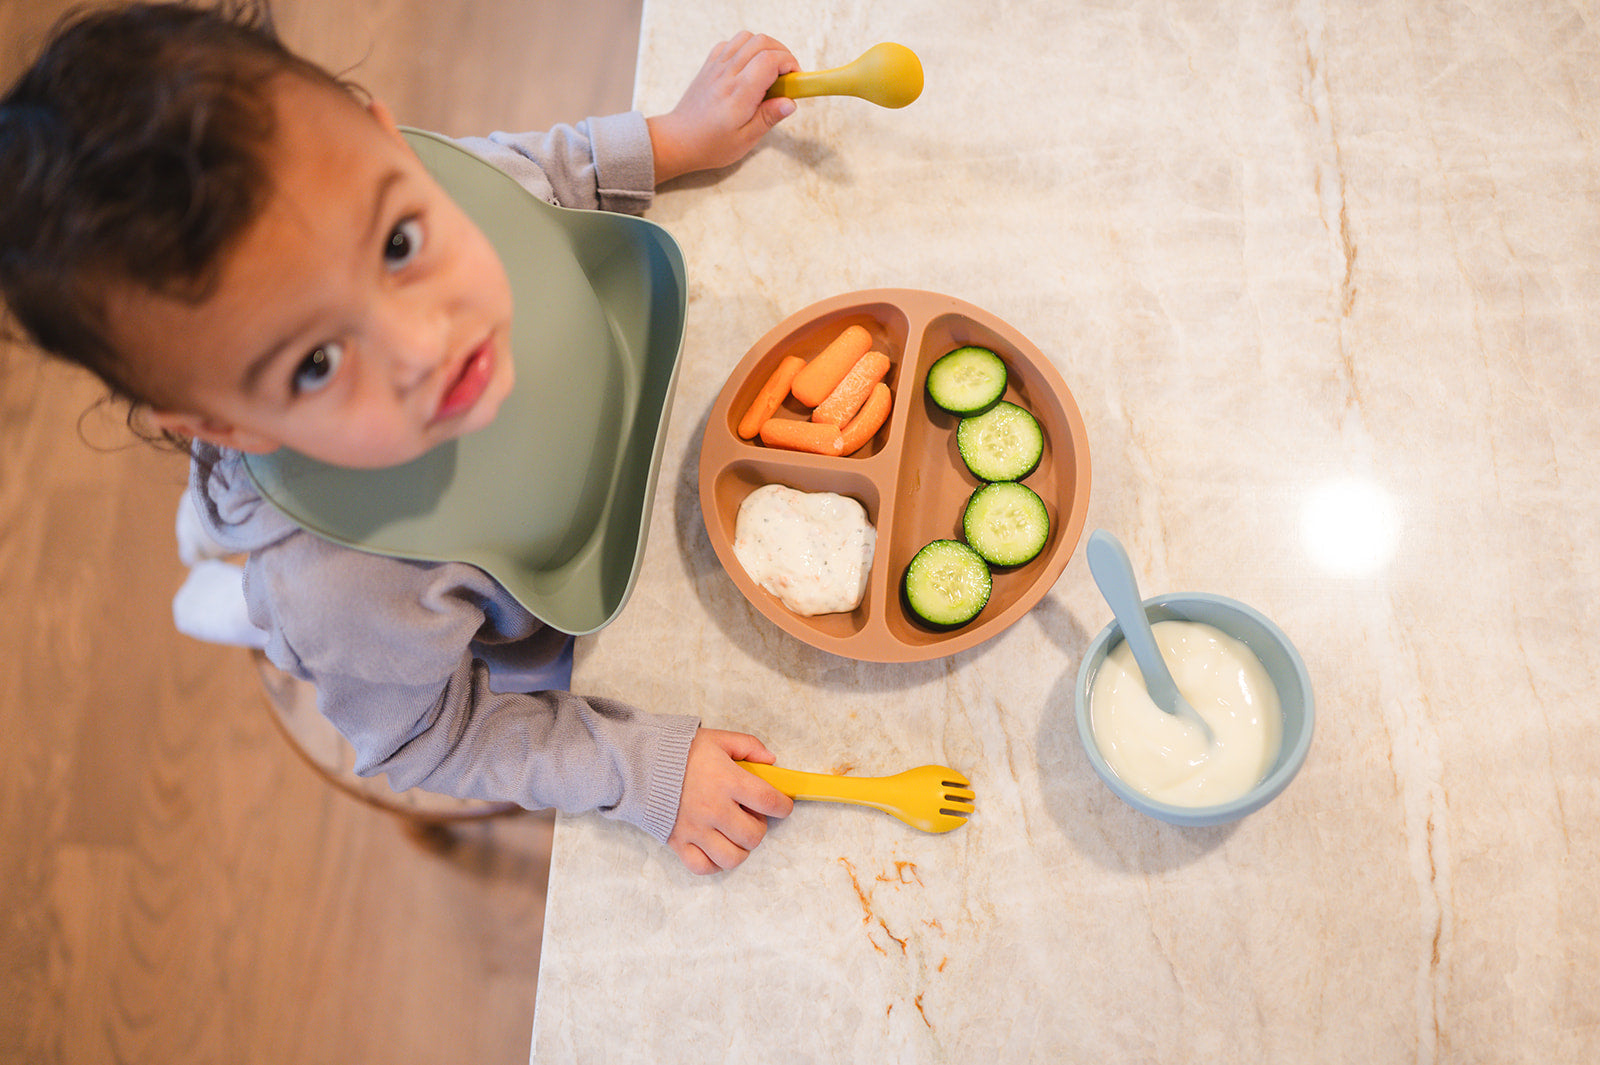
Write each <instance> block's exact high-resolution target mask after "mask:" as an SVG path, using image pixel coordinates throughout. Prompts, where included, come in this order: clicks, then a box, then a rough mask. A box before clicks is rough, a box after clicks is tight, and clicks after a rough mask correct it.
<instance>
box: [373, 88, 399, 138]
mask: <svg viewBox="0 0 1600 1065" xmlns="http://www.w3.org/2000/svg"><path fill="white" fill-rule="evenodd" d="M367 111H368V113H369V114H371V115H372V117H373V118H375V119H377V120H378V125H380V126H382V127H383V128H384V129H385V130H387V131H388V132H389V133H391V134H393V135H394V136H396V137H399V136H400V123H398V122H396V121H395V120H394V112H393V111H390V110H389V105H388V104H386V103H384V102H383V101H382V100H379V99H377V98H376V97H374V98H373V99H371V100H368V101H367Z"/></svg>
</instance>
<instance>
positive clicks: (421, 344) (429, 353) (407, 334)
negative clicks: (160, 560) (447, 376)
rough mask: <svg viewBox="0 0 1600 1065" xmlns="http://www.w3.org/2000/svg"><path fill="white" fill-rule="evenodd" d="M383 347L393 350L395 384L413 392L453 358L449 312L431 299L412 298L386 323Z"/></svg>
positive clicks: (400, 389)
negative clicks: (450, 351) (449, 339)
mask: <svg viewBox="0 0 1600 1065" xmlns="http://www.w3.org/2000/svg"><path fill="white" fill-rule="evenodd" d="M384 333H385V336H384V337H383V347H384V349H385V350H386V351H388V352H389V353H390V363H391V366H392V368H393V372H394V385H395V388H396V390H397V391H399V392H402V393H404V392H409V391H411V390H412V389H414V388H416V387H417V386H418V385H420V384H422V382H423V381H425V380H427V378H428V377H429V376H430V375H432V374H433V373H435V372H436V371H437V370H438V369H439V368H440V367H441V366H443V365H445V364H446V363H447V362H448V361H449V357H450V353H449V344H448V336H449V315H448V314H447V313H446V312H445V310H444V308H442V307H440V306H439V305H438V304H436V303H433V302H431V301H421V300H416V301H409V302H407V303H404V304H402V305H401V306H399V307H397V308H396V309H395V313H394V314H392V315H390V316H388V318H387V320H386V322H385V324H384Z"/></svg>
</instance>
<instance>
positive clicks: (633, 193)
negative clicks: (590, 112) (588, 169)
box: [588, 111, 656, 214]
mask: <svg viewBox="0 0 1600 1065" xmlns="http://www.w3.org/2000/svg"><path fill="white" fill-rule="evenodd" d="M588 126H589V143H590V145H591V147H592V149H593V151H594V163H595V185H596V190H597V192H598V193H599V196H600V209H601V210H602V211H619V212H621V213H623V214H642V213H643V212H644V209H645V208H646V207H649V206H650V201H651V200H653V199H654V198H655V191H656V164H655V155H654V154H653V152H652V149H651V146H650V127H649V125H648V124H647V123H646V122H645V118H644V113H643V112H641V111H626V112H623V113H622V114H620V115H606V116H604V117H601V118H591V119H589V120H588Z"/></svg>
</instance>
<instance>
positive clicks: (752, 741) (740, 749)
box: [667, 728, 794, 875]
mask: <svg viewBox="0 0 1600 1065" xmlns="http://www.w3.org/2000/svg"><path fill="white" fill-rule="evenodd" d="M740 760H747V761H751V762H765V763H766V764H768V765H771V764H772V761H773V758H772V752H771V751H769V750H767V748H766V745H764V744H763V743H762V742H761V741H760V740H758V739H756V738H755V737H754V736H747V735H745V734H744V733H742V732H722V731H720V730H718V729H707V728H703V729H700V730H699V731H697V732H696V733H695V734H694V739H693V740H692V741H691V742H690V744H689V764H688V766H687V767H686V768H685V769H684V773H683V795H682V797H681V798H680V799H679V800H678V820H677V823H676V824H674V825H673V826H672V835H671V836H669V837H668V838H667V846H669V847H671V848H672V850H673V853H674V854H676V855H677V856H678V859H679V860H680V861H682V862H683V864H684V865H686V866H688V867H689V869H690V871H692V872H695V873H700V874H702V875H703V874H706V873H715V872H717V871H718V870H721V869H732V868H733V867H734V866H736V865H738V864H739V863H740V862H742V861H744V860H745V859H746V858H748V857H749V856H750V852H751V851H752V850H754V849H755V848H756V845H757V844H759V843H760V842H761V840H762V839H763V838H764V837H765V836H766V834H767V818H768V817H787V816H789V814H790V813H791V812H792V811H793V810H794V800H793V799H791V798H789V797H788V796H787V795H785V794H783V792H781V791H779V790H778V789H777V788H775V787H773V786H772V785H771V784H768V783H767V782H766V781H765V780H762V779H761V778H760V777H758V776H756V775H755V774H754V773H752V772H750V771H749V770H747V769H742V768H740V767H739V766H737V765H735V764H734V763H735V762H736V761H740Z"/></svg>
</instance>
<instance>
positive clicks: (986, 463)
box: [956, 400, 1044, 481]
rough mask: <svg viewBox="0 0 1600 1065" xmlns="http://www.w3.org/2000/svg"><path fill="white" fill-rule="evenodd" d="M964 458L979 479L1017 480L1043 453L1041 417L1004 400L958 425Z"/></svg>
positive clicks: (1035, 463) (957, 437)
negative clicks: (1036, 416)
mask: <svg viewBox="0 0 1600 1065" xmlns="http://www.w3.org/2000/svg"><path fill="white" fill-rule="evenodd" d="M956 448H957V449H958V450H959V451H960V452H961V461H963V462H965V463H966V464H967V469H969V470H971V471H972V475H973V476H974V477H976V478H978V480H980V481H1018V480H1021V479H1022V478H1024V477H1026V476H1028V474H1030V473H1032V472H1033V471H1034V469H1035V468H1036V467H1037V466H1038V465H1039V459H1040V458H1041V457H1043V455H1044V430H1043V429H1040V428H1039V420H1038V419H1037V418H1035V417H1034V416H1033V415H1031V414H1029V413H1028V412H1027V411H1025V410H1023V409H1022V408H1021V407H1019V406H1017V405H1016V404H1015V403H1008V402H1006V401H1005V400H1001V401H1000V402H999V403H996V404H995V405H994V406H993V407H990V408H989V409H988V410H987V411H984V412H983V413H982V414H979V415H977V416H976V417H973V418H962V419H961V423H960V424H959V425H957V426H956Z"/></svg>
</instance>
